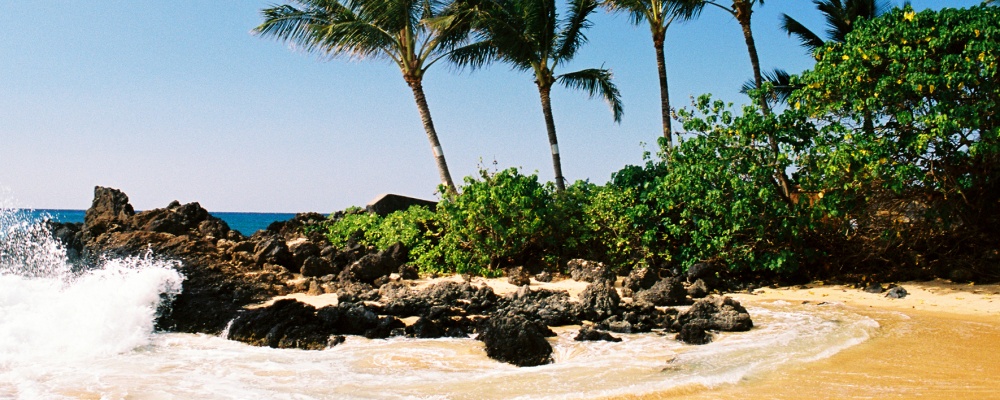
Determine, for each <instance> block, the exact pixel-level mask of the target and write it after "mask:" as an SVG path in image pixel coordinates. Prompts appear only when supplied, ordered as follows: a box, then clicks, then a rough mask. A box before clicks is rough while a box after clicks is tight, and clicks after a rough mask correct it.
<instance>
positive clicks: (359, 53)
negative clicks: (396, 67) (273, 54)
mask: <svg viewBox="0 0 1000 400" xmlns="http://www.w3.org/2000/svg"><path fill="white" fill-rule="evenodd" d="M304 3H309V4H310V6H311V8H305V9H299V8H296V7H294V6H291V5H282V6H276V7H271V8H267V9H264V10H262V11H261V14H262V16H263V17H264V22H263V23H262V24H261V25H259V26H257V27H256V28H254V30H253V32H254V33H256V34H258V35H261V36H264V37H273V38H276V39H278V40H281V41H284V42H287V43H290V44H294V45H296V46H297V47H299V48H301V49H303V50H305V51H307V52H313V51H316V52H320V53H322V54H324V55H327V56H329V57H337V56H341V55H347V56H349V57H351V58H380V57H390V58H393V59H394V60H396V61H397V62H398V54H397V53H398V52H397V51H396V49H397V48H398V43H397V42H396V39H395V38H394V37H393V36H392V35H391V34H390V33H389V32H386V31H384V30H382V29H380V28H379V27H378V26H376V25H373V24H372V23H370V22H366V21H363V20H361V19H359V18H358V14H357V13H356V12H355V10H352V9H350V8H348V7H346V6H344V5H343V4H341V3H339V2H337V1H323V0H312V1H308V2H304Z"/></svg>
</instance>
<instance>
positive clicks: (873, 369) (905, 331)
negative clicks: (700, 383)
mask: <svg viewBox="0 0 1000 400" xmlns="http://www.w3.org/2000/svg"><path fill="white" fill-rule="evenodd" d="M899 285H901V286H903V287H904V288H905V289H906V290H907V292H909V294H908V295H907V296H906V297H905V298H903V299H890V298H886V297H885V296H884V295H882V294H872V293H865V292H863V291H861V290H859V289H855V288H850V287H844V286H839V285H823V284H822V283H820V282H816V283H813V284H809V285H804V286H801V287H782V288H777V289H770V288H765V289H759V290H756V291H754V292H753V294H734V295H732V296H733V297H735V298H737V299H738V300H740V302H742V303H743V304H744V305H747V306H761V307H767V305H768V304H769V303H773V302H810V303H813V304H817V305H819V304H822V303H824V302H826V303H841V304H843V305H844V306H846V307H849V308H852V309H854V310H856V311H857V312H858V313H861V314H864V315H867V316H869V317H871V318H873V319H875V320H876V321H878V323H879V325H880V328H879V329H878V331H877V333H876V335H875V336H874V337H872V338H871V339H869V340H867V341H865V342H863V343H861V344H859V345H857V346H854V347H851V348H848V349H846V350H843V351H841V352H839V353H837V354H834V355H833V356H832V357H829V358H825V359H821V360H818V361H815V362H812V363H808V364H805V365H801V366H798V367H793V368H789V369H782V370H779V371H774V372H772V373H767V374H763V375H760V376H752V377H747V378H744V380H743V381H741V382H740V383H737V384H732V385H722V386H718V387H714V388H701V389H693V390H692V389H688V390H686V391H682V392H668V393H658V394H654V395H648V396H643V397H638V398H643V399H663V398H678V399H749V398H760V399H764V398H766V399H845V398H851V399H874V398H879V399H887V398H889V399H897V398H898V399H909V398H918V397H919V398H924V399H953V398H956V397H959V396H961V397H964V398H968V399H1000V379H997V375H998V374H1000V356H998V355H1000V285H972V284H954V283H951V282H948V281H943V280H937V281H930V282H902V283H899ZM627 398H637V397H627Z"/></svg>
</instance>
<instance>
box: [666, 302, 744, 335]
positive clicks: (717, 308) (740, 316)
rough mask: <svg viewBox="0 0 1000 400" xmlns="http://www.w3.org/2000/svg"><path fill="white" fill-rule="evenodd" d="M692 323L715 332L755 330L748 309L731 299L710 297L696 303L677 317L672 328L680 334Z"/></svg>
mask: <svg viewBox="0 0 1000 400" xmlns="http://www.w3.org/2000/svg"><path fill="white" fill-rule="evenodd" d="M692 322H698V323H700V324H703V325H704V327H705V329H709V330H715V331H726V332H743V331H748V330H750V328H753V321H752V320H751V319H750V314H749V313H747V310H746V308H743V306H742V305H741V304H740V302H738V301H736V300H733V299H732V298H730V297H716V296H709V297H707V298H704V299H701V300H698V301H696V302H695V303H694V305H692V306H691V308H689V309H687V310H685V311H683V312H681V313H679V314H678V315H677V319H676V320H675V321H674V323H673V325H672V326H671V328H672V329H673V330H674V331H675V332H680V331H681V329H682V328H683V327H684V325H687V324H689V323H692Z"/></svg>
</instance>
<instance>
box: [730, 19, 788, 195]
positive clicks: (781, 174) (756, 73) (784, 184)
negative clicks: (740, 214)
mask: <svg viewBox="0 0 1000 400" xmlns="http://www.w3.org/2000/svg"><path fill="white" fill-rule="evenodd" d="M752 7H753V4H751V3H749V2H747V1H741V2H735V3H734V8H735V11H736V20H737V21H739V23H740V27H741V28H743V39H744V40H746V43H747V52H749V53H750V65H751V66H753V81H754V84H755V85H756V86H757V88H758V89H760V88H761V87H762V86H763V85H764V78H763V76H762V75H761V73H760V59H759V58H758V57H757V45H756V44H755V43H754V40H753V30H752V29H751V28H750V17H751V15H752V13H753V10H752V9H751V8H752ZM758 101H759V102H760V109H761V112H763V113H764V115H765V116H766V115H771V108H770V106H769V105H768V104H767V97H766V96H764V95H761V96H760V98H759V100H758ZM767 143H768V146H769V147H770V149H771V154H772V155H773V156H774V162H775V164H777V162H778V155H779V153H780V151H781V150H780V149H779V147H778V140H777V138H775V137H774V134H773V133H768V134H767ZM774 175H775V178H777V181H778V189H780V190H781V194H782V195H783V196H784V199H785V200H786V201H791V197H792V185H791V184H790V183H789V182H788V176H787V175H786V174H785V171H783V170H782V169H781V166H776V167H775V171H774Z"/></svg>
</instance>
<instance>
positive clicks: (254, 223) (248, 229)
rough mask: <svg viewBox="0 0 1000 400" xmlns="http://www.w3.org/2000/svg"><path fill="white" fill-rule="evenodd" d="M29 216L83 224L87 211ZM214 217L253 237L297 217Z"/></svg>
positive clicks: (40, 212) (231, 214)
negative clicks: (262, 230) (271, 226)
mask: <svg viewBox="0 0 1000 400" xmlns="http://www.w3.org/2000/svg"><path fill="white" fill-rule="evenodd" d="M21 212H23V213H27V214H28V215H29V219H32V220H40V219H44V218H48V219H50V220H52V221H56V222H63V223H82V222H83V217H84V215H85V214H86V211H85V210H21ZM211 214H212V215H213V216H215V217H216V218H219V219H221V220H223V221H226V224H228V225H229V228H230V229H235V230H236V231H238V232H240V233H242V234H244V235H247V236H249V235H252V234H253V233H254V232H257V231H259V230H261V229H266V228H267V226H268V225H270V224H272V223H274V222H276V221H287V220H290V219H292V217H294V216H295V214H293V213H247V212H211Z"/></svg>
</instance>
